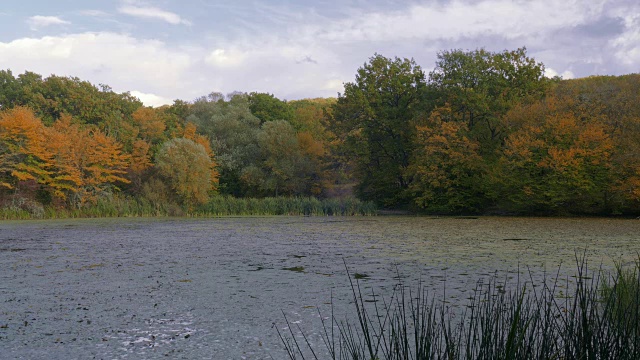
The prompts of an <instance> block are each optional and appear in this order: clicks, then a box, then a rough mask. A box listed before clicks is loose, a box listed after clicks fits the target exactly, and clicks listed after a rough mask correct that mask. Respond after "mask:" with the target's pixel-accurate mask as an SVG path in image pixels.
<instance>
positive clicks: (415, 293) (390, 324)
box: [276, 256, 640, 360]
mask: <svg viewBox="0 0 640 360" xmlns="http://www.w3.org/2000/svg"><path fill="white" fill-rule="evenodd" d="M576 259H577V260H576V264H577V272H576V280H575V283H573V284H570V285H569V287H568V288H567V289H565V290H566V291H567V293H566V294H563V293H562V292H561V291H559V284H560V283H563V282H564V281H566V282H567V284H568V283H569V281H568V278H567V280H561V279H560V276H559V271H558V273H556V276H555V278H552V279H547V278H546V277H545V279H544V280H543V281H542V282H541V283H538V284H533V281H532V278H533V277H532V276H531V275H530V276H529V280H528V281H522V282H521V281H520V279H517V283H516V284H515V285H511V286H509V285H505V286H504V287H502V286H500V285H499V284H498V282H497V281H496V280H497V279H496V278H495V277H494V278H492V279H489V280H488V281H486V282H479V283H478V284H477V286H476V288H475V290H474V292H473V296H472V297H471V298H470V299H469V303H468V304H466V305H467V306H466V307H465V306H463V307H460V306H450V305H447V304H446V302H444V301H439V300H438V299H435V298H433V297H429V295H428V293H427V291H426V289H425V288H424V287H423V286H422V284H420V283H419V284H417V286H415V287H413V288H412V287H409V286H405V285H403V284H398V285H397V286H396V287H395V289H394V291H393V294H392V295H391V296H390V297H389V298H388V299H380V298H376V300H378V301H375V302H372V303H371V302H370V303H367V302H365V300H364V298H363V295H362V292H361V288H360V284H359V282H358V281H357V280H356V281H355V283H354V281H352V280H351V276H350V277H349V279H350V283H351V290H352V293H353V300H354V307H355V309H353V310H354V311H355V314H356V315H357V316H356V317H355V318H356V319H357V320H356V321H353V320H351V321H350V320H339V319H336V317H335V316H334V309H333V299H332V305H331V307H332V308H331V317H330V320H329V321H326V322H325V321H324V320H323V324H322V325H323V329H324V334H323V340H324V345H325V346H326V351H325V352H324V353H323V354H327V353H328V354H329V355H328V358H330V359H345V360H346V359H354V360H355V359H358V360H382V359H394V360H395V359H397V360H401V359H402V360H404V359H415V360H420V359H443V360H454V359H455V360H457V359H491V360H494V359H558V360H570V359H576V360H577V359H581V360H582V359H584V360H592V359H593V360H595V359H620V360H625V359H629V360H632V359H634V360H637V359H640V310H639V307H640V276H639V275H640V256H639V260H638V261H637V262H636V263H635V264H634V266H633V267H632V268H624V267H623V266H622V265H618V266H617V267H616V271H615V272H614V273H613V274H612V275H610V274H609V273H608V272H606V271H604V270H603V269H602V267H600V268H598V269H597V270H595V271H590V270H589V269H588V267H587V264H586V261H585V260H584V257H582V260H580V259H578V256H576ZM347 272H348V269H347ZM534 285H535V286H534ZM373 296H375V294H373ZM379 304H380V305H379ZM320 318H321V319H322V316H321V317H320ZM285 321H286V322H287V324H288V326H289V330H288V332H286V333H282V332H280V330H278V335H279V336H280V339H281V341H282V344H283V345H284V347H285V350H286V352H287V354H288V357H289V358H290V359H305V358H309V359H320V358H321V356H320V353H319V352H318V349H313V348H312V345H311V344H310V342H309V340H308V338H307V337H306V335H305V334H304V332H303V331H302V330H301V328H300V327H298V328H297V329H295V330H294V329H293V328H292V327H291V324H290V323H289V321H288V320H287V319H286V316H285ZM276 329H277V328H276Z"/></svg>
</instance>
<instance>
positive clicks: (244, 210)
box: [0, 195, 377, 220]
mask: <svg viewBox="0 0 640 360" xmlns="http://www.w3.org/2000/svg"><path fill="white" fill-rule="evenodd" d="M376 213H377V208H376V206H375V205H374V204H373V203H369V202H362V201H360V200H357V199H354V198H342V199H322V200H320V199H316V198H313V197H270V198H260V199H257V198H235V197H232V196H214V197H212V198H211V199H210V200H209V202H207V203H206V204H204V205H201V206H199V207H196V208H195V209H187V208H185V207H183V206H180V205H178V204H175V203H156V202H154V203H152V202H150V201H147V200H145V199H138V198H131V197H126V196H122V195H114V196H110V197H104V198H101V199H99V200H98V201H97V202H96V203H95V204H86V205H84V206H82V207H80V208H66V207H53V206H42V205H39V204H37V203H33V202H30V203H24V204H22V203H20V204H18V205H11V206H7V207H4V208H0V219H5V220H10V219H12V220H22V219H65V218H98V217H152V216H191V217H216V216H270V215H290V216H371V215H376Z"/></svg>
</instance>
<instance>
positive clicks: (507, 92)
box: [429, 48, 550, 156]
mask: <svg viewBox="0 0 640 360" xmlns="http://www.w3.org/2000/svg"><path fill="white" fill-rule="evenodd" d="M549 83H550V81H549V80H548V79H547V78H545V77H544V65H543V64H542V63H538V62H536V61H535V60H534V59H533V58H530V57H528V56H527V50H526V48H520V49H517V50H513V51H507V50H505V51H503V52H500V53H493V52H490V51H487V50H484V49H479V50H474V51H463V50H451V51H444V52H441V53H439V54H438V60H437V61H436V67H435V69H434V70H433V71H432V72H431V73H430V74H429V88H430V95H431V99H432V101H433V102H434V104H435V105H436V106H450V107H451V109H452V110H453V113H454V119H455V120H456V121H461V122H464V123H466V124H467V127H468V128H469V130H470V131H471V136H472V137H473V138H474V139H476V140H478V141H479V142H480V143H481V145H482V148H481V151H482V153H483V155H485V156H487V155H491V154H493V153H494V151H495V150H496V149H497V148H499V147H500V146H501V144H502V141H503V140H504V138H505V137H506V136H507V135H508V134H507V133H506V132H505V128H504V126H503V124H502V121H501V116H503V115H504V114H506V112H507V111H508V110H509V109H510V108H511V107H513V106H514V105H516V104H518V103H519V102H521V101H525V100H528V99H534V100H535V99H540V98H542V97H543V96H544V94H545V90H546V88H547V85H548V84H549Z"/></svg>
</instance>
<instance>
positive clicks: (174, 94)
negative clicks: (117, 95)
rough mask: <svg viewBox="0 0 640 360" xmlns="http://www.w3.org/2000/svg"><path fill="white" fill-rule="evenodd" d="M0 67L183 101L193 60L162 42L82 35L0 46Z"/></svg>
mask: <svg viewBox="0 0 640 360" xmlns="http://www.w3.org/2000/svg"><path fill="white" fill-rule="evenodd" d="M0 63H1V64H3V67H5V68H9V69H11V70H12V71H13V73H14V74H18V73H22V72H24V71H32V72H36V73H39V74H41V75H43V76H48V75H50V74H56V75H59V76H77V77H79V78H81V79H83V80H88V81H90V82H92V83H94V84H100V83H102V84H108V85H110V86H112V87H113V88H114V90H115V91H119V92H123V91H129V90H131V89H137V90H138V91H139V92H140V93H141V94H145V93H147V94H156V95H157V96H158V97H162V98H181V96H182V95H184V91H183V89H184V88H183V87H186V88H189V87H188V79H189V78H190V76H187V75H186V72H187V71H189V69H190V68H191V66H192V65H193V64H192V63H193V59H192V55H191V54H188V53H185V52H183V51H180V50H177V49H176V50H174V49H170V48H168V47H167V45H166V44H164V43H163V42H161V41H156V40H141V39H135V38H133V37H131V36H128V35H122V34H115V33H82V34H73V35H67V36H45V37H42V38H23V39H18V40H14V41H11V42H7V43H3V42H0ZM197 94H200V91H197ZM189 95H190V94H189ZM190 96H193V97H195V95H190ZM149 99H150V101H151V103H153V101H155V100H153V99H151V98H149Z"/></svg>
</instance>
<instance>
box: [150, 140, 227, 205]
mask: <svg viewBox="0 0 640 360" xmlns="http://www.w3.org/2000/svg"><path fill="white" fill-rule="evenodd" d="M155 163H156V168H157V170H158V172H159V174H160V175H161V176H162V177H163V178H164V179H166V181H168V183H169V184H170V186H171V188H172V189H173V191H174V192H175V194H176V195H177V196H178V197H179V198H180V200H181V202H182V203H183V204H185V205H187V206H189V207H193V206H195V205H198V204H203V203H206V202H207V200H208V199H209V192H210V191H211V190H213V189H215V185H216V183H217V179H216V178H214V177H213V176H212V175H213V174H215V173H214V163H213V161H212V160H211V158H210V157H209V154H207V151H206V150H205V148H204V146H202V145H200V144H196V143H195V142H193V141H192V140H189V139H185V138H176V139H171V140H168V141H166V142H165V143H164V144H163V145H162V147H161V148H160V150H159V151H158V153H157V154H156V159H155Z"/></svg>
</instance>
